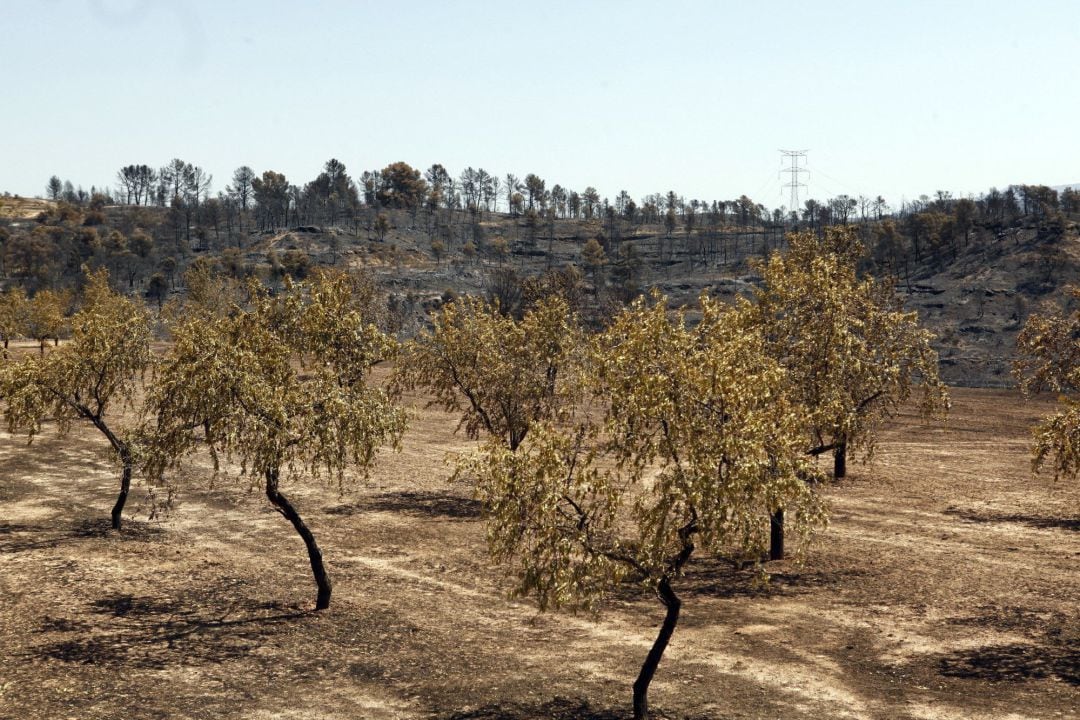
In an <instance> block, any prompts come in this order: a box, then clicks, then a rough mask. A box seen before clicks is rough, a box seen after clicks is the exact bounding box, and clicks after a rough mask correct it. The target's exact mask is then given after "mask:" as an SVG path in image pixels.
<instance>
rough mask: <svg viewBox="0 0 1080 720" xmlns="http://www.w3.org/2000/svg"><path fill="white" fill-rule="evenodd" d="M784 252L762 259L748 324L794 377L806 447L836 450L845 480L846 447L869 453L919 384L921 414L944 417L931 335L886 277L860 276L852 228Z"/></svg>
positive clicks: (837, 469) (811, 237) (836, 470)
mask: <svg viewBox="0 0 1080 720" xmlns="http://www.w3.org/2000/svg"><path fill="white" fill-rule="evenodd" d="M788 243H789V246H790V249H789V250H788V252H787V253H786V254H784V255H781V254H779V253H774V254H773V255H772V257H771V258H770V259H769V261H768V262H767V263H761V264H760V265H759V269H760V271H761V273H762V284H761V287H760V289H759V290H758V291H757V293H756V298H755V300H756V304H755V306H754V307H753V308H752V309H748V311H749V312H750V313H751V315H752V320H751V321H752V322H756V323H760V324H761V325H762V327H764V328H765V334H766V337H767V338H768V339H769V352H770V354H771V355H772V356H773V357H774V358H776V359H777V360H778V361H779V362H781V363H782V364H783V365H784V366H785V367H786V368H787V369H788V371H789V373H790V374H791V388H792V392H793V393H794V394H795V397H796V399H797V402H798V403H799V404H800V405H802V406H803V407H804V408H805V417H806V423H805V427H806V431H807V435H808V447H807V451H808V452H809V453H810V454H812V455H819V454H822V453H825V452H830V451H831V452H832V453H833V458H834V464H833V475H834V477H836V478H842V477H844V475H845V474H846V470H847V456H848V453H849V452H850V451H852V450H861V451H863V453H864V455H865V457H867V458H869V457H871V456H872V454H873V451H874V447H875V444H876V442H877V436H878V430H879V429H880V427H881V425H882V423H883V422H884V421H885V420H886V419H888V418H890V417H892V416H893V415H895V414H896V412H897V411H898V410H899V408H900V406H901V405H903V404H904V403H905V402H907V400H908V398H909V397H910V395H911V392H912V388H913V387H915V386H921V388H922V396H921V399H920V402H919V409H920V411H921V412H922V413H923V414H924V415H926V416H927V417H929V416H942V415H944V413H945V412H946V411H947V410H948V407H949V397H948V392H947V390H946V388H945V385H944V384H943V383H942V382H941V380H940V379H939V377H938V358H937V353H936V352H935V351H934V350H933V349H932V348H931V346H930V341H931V339H932V338H933V335H932V334H931V333H930V332H929V331H927V330H923V329H921V328H920V327H919V323H918V316H917V314H916V313H915V312H904V311H903V310H902V309H901V308H902V303H901V301H900V300H899V299H898V298H897V297H896V293H895V292H894V286H893V282H892V281H891V280H876V279H874V278H872V277H868V278H864V279H861V280H860V279H859V278H858V276H857V275H856V272H855V265H856V262H857V259H858V258H859V257H861V255H862V245H861V243H860V242H859V240H858V237H857V234H856V231H855V229H854V228H847V227H831V228H827V229H826V230H825V233H824V237H822V238H818V236H817V235H816V234H814V233H810V232H804V233H792V234H791V235H789V236H788Z"/></svg>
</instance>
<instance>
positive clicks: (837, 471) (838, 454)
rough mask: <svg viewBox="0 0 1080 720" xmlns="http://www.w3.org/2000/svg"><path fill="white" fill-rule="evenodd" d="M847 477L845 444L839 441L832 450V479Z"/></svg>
mask: <svg viewBox="0 0 1080 720" xmlns="http://www.w3.org/2000/svg"><path fill="white" fill-rule="evenodd" d="M846 476H847V442H846V441H844V440H841V441H840V442H838V443H836V449H835V450H833V479H835V480H839V479H841V478H843V477H846Z"/></svg>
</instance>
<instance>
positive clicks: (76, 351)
mask: <svg viewBox="0 0 1080 720" xmlns="http://www.w3.org/2000/svg"><path fill="white" fill-rule="evenodd" d="M87 280H88V281H87V286H86V289H85V292H84V297H83V304H82V308H81V309H80V310H79V311H78V312H77V313H75V315H74V316H73V317H72V318H71V328H72V339H71V342H70V343H66V344H64V345H63V346H61V347H58V348H57V349H56V350H54V351H53V352H51V353H49V354H48V355H47V356H41V357H27V358H25V359H23V360H21V361H19V362H12V363H9V364H4V365H2V366H0V396H2V397H3V398H4V400H5V401H6V406H5V408H4V418H5V420H6V421H7V424H8V427H9V428H10V431H11V432H12V433H16V432H25V433H26V434H27V436H28V438H29V439H30V440H31V441H32V440H33V438H34V436H36V435H37V434H38V433H39V432H40V431H41V426H42V423H43V422H44V421H45V420H47V419H49V418H52V419H54V420H55V421H56V425H57V430H58V432H59V434H60V435H61V436H62V435H65V434H67V432H68V431H69V430H70V429H71V425H72V423H73V422H75V421H77V420H79V421H84V422H88V423H90V424H92V425H93V426H94V427H95V428H97V429H98V431H100V432H101V434H102V435H104V436H105V438H106V439H107V440H108V441H109V444H110V446H111V447H112V451H113V453H114V455H115V456H116V459H117V460H118V461H119V463H120V466H121V476H120V494H119V495H118V496H117V499H116V504H115V505H114V506H113V509H112V526H113V528H115V529H117V530H119V529H120V523H121V514H122V512H123V510H124V503H125V502H126V501H127V496H128V491H129V490H130V488H131V473H132V469H133V467H134V464H135V456H136V452H135V448H134V446H133V440H132V438H133V436H134V433H133V432H132V430H131V429H130V428H126V427H119V426H118V422H119V418H117V417H116V416H117V415H118V414H119V413H118V412H117V411H120V412H122V411H123V410H124V409H125V408H126V409H129V410H134V409H135V391H136V389H137V387H138V384H139V381H140V379H141V378H142V376H143V375H144V373H145V372H146V370H147V368H149V367H150V365H151V363H152V360H153V357H152V355H151V353H150V341H151V339H152V337H153V334H152V331H151V319H150V314H149V313H148V312H147V310H146V307H145V306H144V305H143V304H142V303H141V302H139V301H138V300H134V299H131V298H127V297H124V296H122V295H120V294H118V293H116V292H114V291H113V290H112V288H111V287H110V286H109V275H108V272H106V271H105V270H104V269H101V270H98V271H96V272H94V273H91V274H90V275H89V277H88V279H87ZM39 296H40V293H39ZM61 317H62V315H61Z"/></svg>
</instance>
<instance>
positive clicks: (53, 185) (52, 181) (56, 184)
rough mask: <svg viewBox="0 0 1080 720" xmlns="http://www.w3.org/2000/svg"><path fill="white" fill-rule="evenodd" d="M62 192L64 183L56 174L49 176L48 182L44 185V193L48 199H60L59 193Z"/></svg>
mask: <svg viewBox="0 0 1080 720" xmlns="http://www.w3.org/2000/svg"><path fill="white" fill-rule="evenodd" d="M63 192H64V183H63V182H62V181H61V180H60V178H59V177H58V176H56V175H53V176H52V177H51V178H49V184H48V185H46V186H45V193H46V195H47V196H48V198H49V199H50V200H53V201H56V200H59V199H60V196H61V194H62V193H63Z"/></svg>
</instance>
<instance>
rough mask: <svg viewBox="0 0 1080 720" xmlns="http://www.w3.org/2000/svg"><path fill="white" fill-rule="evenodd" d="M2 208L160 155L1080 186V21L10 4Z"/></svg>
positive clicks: (780, 201)
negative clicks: (802, 168)
mask: <svg viewBox="0 0 1080 720" xmlns="http://www.w3.org/2000/svg"><path fill="white" fill-rule="evenodd" d="M0 27H2V28H3V33H2V35H3V39H2V40H0V79H2V87H0V93H2V95H0V97H2V98H3V100H2V101H0V138H3V140H2V141H0V193H2V192H4V191H7V192H11V193H13V194H19V195H23V196H37V195H43V194H44V193H45V186H46V183H47V181H48V179H49V177H50V176H51V175H54V174H55V175H58V176H60V177H61V178H62V179H65V180H67V179H69V180H71V181H72V182H73V183H74V184H75V185H82V186H83V187H85V188H87V189H89V187H90V186H91V185H96V186H99V187H100V186H108V187H114V186H115V185H116V180H115V177H116V172H117V170H118V169H119V168H120V167H121V166H124V165H128V164H132V163H135V164H147V165H151V166H155V167H160V166H162V165H164V164H166V163H167V162H168V161H169V160H171V159H172V158H174V157H178V158H181V159H183V160H185V161H188V162H191V163H194V164H195V165H199V166H201V167H203V168H204V169H205V170H207V171H208V172H210V173H212V175H213V178H214V182H213V191H214V192H217V191H219V190H223V189H224V188H225V186H226V184H228V182H229V181H230V177H231V175H232V172H233V170H235V168H237V167H239V166H241V165H249V166H251V167H252V168H254V169H255V171H256V172H257V173H262V172H263V171H264V170H275V171H277V172H282V173H284V174H285V175H286V177H287V178H288V179H289V181H290V182H292V183H295V184H298V185H302V184H304V183H305V182H308V181H310V180H312V179H314V178H315V177H316V176H317V175H318V173H319V172H320V171H321V168H322V165H323V164H324V163H325V162H326V160H328V159H330V158H337V159H339V160H340V161H342V162H343V163H345V165H346V167H347V169H348V171H349V172H350V174H352V175H353V177H358V176H359V175H360V174H361V173H362V172H363V171H364V170H374V169H378V168H382V167H384V166H386V165H388V164H389V163H391V162H396V161H405V162H407V163H409V164H410V165H413V166H414V167H417V168H420V169H424V168H427V167H429V166H430V165H431V164H433V163H441V164H443V165H444V166H446V168H447V169H448V170H450V172H451V173H452V174H454V175H457V174H459V173H460V172H461V171H462V170H463V169H465V168H466V167H467V166H472V167H476V168H484V169H485V170H488V171H489V172H491V173H493V174H496V175H498V176H500V177H502V176H504V175H505V174H506V173H514V174H515V175H517V176H518V177H523V176H524V175H526V174H527V173H536V174H537V175H539V176H540V177H542V178H544V179H545V180H546V181H547V184H548V187H551V186H552V185H553V184H555V183H559V184H561V185H563V186H564V187H567V188H570V189H574V190H578V191H581V190H584V189H585V187H587V186H590V185H591V186H594V187H596V188H597V189H598V190H599V191H600V193H601V195H602V196H608V197H611V198H614V197H615V195H616V194H617V193H618V192H619V191H620V190H624V189H625V190H627V191H628V192H629V193H630V195H631V197H633V198H635V199H640V198H642V197H643V196H645V195H647V194H650V193H655V192H666V191H668V190H675V191H676V192H677V193H679V194H680V195H683V196H684V197H686V198H687V199H691V198H697V199H701V200H706V201H709V200H714V199H721V200H723V199H732V198H735V197H738V196H739V195H742V194H747V195H749V196H750V197H752V198H753V199H754V200H755V201H757V202H760V203H763V204H765V205H766V206H767V207H769V208H775V207H778V206H781V205H786V204H788V202H789V191H787V190H785V189H783V188H782V185H783V184H784V183H785V182H786V181H787V177H786V176H785V175H783V174H782V173H781V169H782V161H783V158H782V156H781V154H780V152H779V151H780V150H781V149H797V150H804V149H805V150H808V153H807V157H806V161H805V164H806V166H807V167H808V168H809V170H810V173H809V175H808V177H807V176H803V178H802V179H803V181H804V182H806V183H807V185H808V186H809V187H808V188H806V189H804V190H802V191H801V193H800V199H801V200H805V199H806V198H807V197H815V198H818V199H822V200H823V199H828V198H830V197H833V196H835V195H838V194H842V193H846V194H848V195H852V196H857V195H860V194H861V195H866V196H869V197H873V196H877V195H883V196H884V197H885V198H886V200H888V201H889V202H890V203H891V204H893V205H898V204H899V203H900V202H901V201H902V200H903V199H912V198H915V197H918V196H919V195H922V194H928V195H932V194H933V193H934V192H935V191H937V190H947V191H949V192H951V193H953V194H954V195H956V196H966V195H976V196H977V195H978V194H980V193H982V192H984V191H985V190H987V189H988V188H990V187H991V186H996V187H1004V186H1006V185H1009V184H1021V183H1029V184H1045V185H1064V184H1072V183H1077V182H1080V122H1078V120H1080V91H1078V88H1077V85H1076V73H1077V70H1078V65H1080V3H1077V2H1074V1H1073V0H1058V1H1051V0H1043V1H1040V0H1033V1H1032V2H1025V3H1017V2H1015V1H1014V0H1013V1H1010V2H999V1H997V0H983V1H979V2H975V1H972V2H959V1H950V0H932V1H927V2H922V1H918V0H913V1H910V2H839V1H833V2H808V1H807V0H802V1H801V2H798V1H793V2H786V1H785V2H779V1H776V0H772V1H769V0H758V2H746V1H745V0H740V1H738V2H726V1H724V0H711V1H710V0H701V1H679V0H668V1H667V2H658V1H656V0H652V1H651V2H639V1H637V0H612V1H610V2H609V1H606V0H592V1H589V0H577V1H576V2H562V1H550V0H549V1H547V2H530V3H523V2H506V0H501V1H498V2H496V1H494V0H493V1H491V2H470V1H467V0H461V1H455V0H437V1H436V0H432V1H430V2H428V1H423V2H421V1H419V0H415V1H412V2H410V1H408V0H394V1H393V2H386V1H385V0H384V1H383V2H368V1H362V0H352V1H346V0H341V1H340V2H331V1H329V0H325V1H318V0H314V1H308V2H296V1H295V0H290V1H289V2H278V1H277V0H261V1H259V2H248V1H246V0H245V1H235V2H223V1H218V2H204V1H202V0H156V1H155V0H35V2H17V1H16V0H2V1H0Z"/></svg>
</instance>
